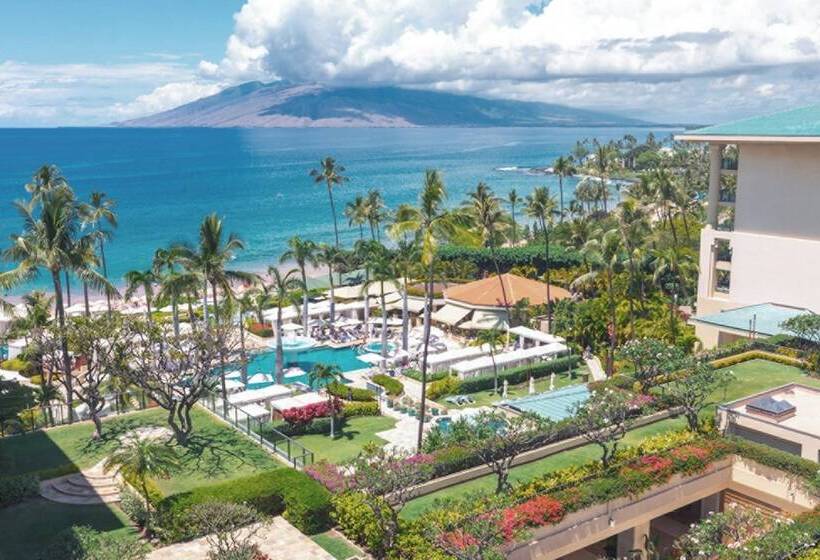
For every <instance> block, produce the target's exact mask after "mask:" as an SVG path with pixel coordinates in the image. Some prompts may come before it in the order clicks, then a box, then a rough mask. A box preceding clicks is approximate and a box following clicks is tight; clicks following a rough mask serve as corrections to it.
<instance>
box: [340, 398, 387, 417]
mask: <svg viewBox="0 0 820 560" xmlns="http://www.w3.org/2000/svg"><path fill="white" fill-rule="evenodd" d="M342 414H343V415H344V416H345V418H354V417H356V416H381V411H380V410H379V403H377V402H375V401H373V402H347V403H344V405H342Z"/></svg>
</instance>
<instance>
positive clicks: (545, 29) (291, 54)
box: [0, 0, 820, 126]
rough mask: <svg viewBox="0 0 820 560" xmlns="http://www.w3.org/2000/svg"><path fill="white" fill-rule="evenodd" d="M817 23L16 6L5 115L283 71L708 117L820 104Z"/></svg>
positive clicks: (808, 7)
mask: <svg viewBox="0 0 820 560" xmlns="http://www.w3.org/2000/svg"><path fill="white" fill-rule="evenodd" d="M818 22H820V2H817V1H816V0H778V2H774V1H772V0H721V1H720V2H714V1H713V0H675V1H670V0H590V1H580V0H550V1H547V0H535V1H534V0H447V1H446V2H444V1H441V0H389V1H386V0H107V1H103V0H6V1H5V2H3V5H2V8H0V126H67V125H68V126H70V125H75V126H77V125H79V126H88V125H100V124H107V123H111V122H116V121H119V120H127V119H129V118H134V117H138V116H143V115H147V114H151V113H156V112H159V111H163V110H166V109H170V108H172V107H175V106H178V105H181V104H183V103H187V102H189V101H192V100H194V99H197V98H199V97H202V96H206V95H211V94H214V93H216V92H218V91H219V90H220V89H221V88H224V87H226V86H230V85H235V84H239V83H242V82H245V81H249V80H262V81H273V80H277V79H288V80H291V81H293V82H311V83H323V84H329V85H334V84H340V85H341V84H343V85H362V86H366V85H384V84H389V85H397V86H404V87H414V88H426V89H435V90H444V91H451V92H456V93H459V92H463V93H470V94H475V95H480V96H484V97H497V98H509V99H520V100H531V101H544V102H550V103H560V104H564V105H570V106H575V107H583V108H589V109H597V110H603V111H613V112H618V113H622V114H625V115H629V116H634V117H638V118H643V119H646V120H652V121H656V122H687V123H711V122H716V121H723V120H727V119H732V118H740V117H745V116H749V115H753V114H757V113H765V112H772V111H777V110H781V109H786V108H791V107H795V106H799V105H805V104H809V103H817V102H820V24H819V23H818Z"/></svg>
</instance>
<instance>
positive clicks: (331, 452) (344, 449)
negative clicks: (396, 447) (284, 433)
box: [293, 416, 396, 463]
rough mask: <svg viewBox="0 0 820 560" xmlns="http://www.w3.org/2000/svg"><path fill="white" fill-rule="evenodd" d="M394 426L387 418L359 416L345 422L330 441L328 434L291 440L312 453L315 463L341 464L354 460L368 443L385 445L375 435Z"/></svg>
mask: <svg viewBox="0 0 820 560" xmlns="http://www.w3.org/2000/svg"><path fill="white" fill-rule="evenodd" d="M395 425H396V420H395V419H394V418H390V417H389V416H359V417H357V418H351V419H349V420H347V422H346V423H345V426H344V428H343V429H342V430H341V433H340V434H339V433H337V434H336V438H335V439H333V440H331V439H330V435H329V434H322V435H307V436H296V437H294V438H293V439H295V440H297V441H298V442H299V443H301V444H302V445H304V446H305V447H307V448H308V449H310V450H311V451H313V453H314V459H315V460H316V461H321V460H325V461H328V462H330V463H341V462H343V461H347V460H348V459H352V458H354V457H355V456H356V455H358V454H359V452H360V451H361V450H362V447H364V445H365V444H366V443H368V442H371V441H373V442H376V443H378V444H379V445H382V444H384V443H387V442H386V441H385V440H383V439H382V438H380V437H378V436H377V435H376V432H383V431H385V430H389V429H391V428H392V427H393V426H395Z"/></svg>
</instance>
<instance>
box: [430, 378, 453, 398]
mask: <svg viewBox="0 0 820 560" xmlns="http://www.w3.org/2000/svg"><path fill="white" fill-rule="evenodd" d="M460 390H461V379H459V378H458V377H456V376H454V375H450V376H448V377H445V378H444V379H440V380H439V381H433V382H432V383H430V385H428V386H427V396H428V397H429V398H431V399H433V400H436V399H438V398H439V397H443V396H446V395H453V394H455V393H458V392H459V391H460Z"/></svg>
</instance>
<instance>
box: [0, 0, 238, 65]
mask: <svg viewBox="0 0 820 560" xmlns="http://www.w3.org/2000/svg"><path fill="white" fill-rule="evenodd" d="M242 4H243V2H242V0H196V2H185V1H182V0H11V1H7V2H4V3H3V6H2V18H0V57H2V58H3V59H11V60H16V61H20V62H28V63H34V64H66V63H98V64H107V63H110V62H112V61H116V60H121V61H134V60H154V59H156V58H161V57H164V56H173V57H183V58H191V59H195V62H198V61H199V60H200V59H201V58H220V57H221V56H222V53H223V52H224V50H225V40H226V39H227V38H228V36H229V35H230V34H231V31H232V30H233V18H232V16H233V14H234V13H235V12H236V11H238V10H239V8H241V7H242Z"/></svg>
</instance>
